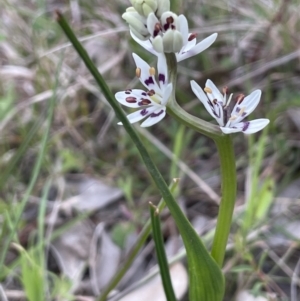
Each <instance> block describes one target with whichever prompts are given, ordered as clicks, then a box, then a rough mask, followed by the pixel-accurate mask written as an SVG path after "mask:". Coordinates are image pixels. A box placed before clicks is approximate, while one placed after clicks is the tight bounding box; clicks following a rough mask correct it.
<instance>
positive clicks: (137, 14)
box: [122, 0, 170, 40]
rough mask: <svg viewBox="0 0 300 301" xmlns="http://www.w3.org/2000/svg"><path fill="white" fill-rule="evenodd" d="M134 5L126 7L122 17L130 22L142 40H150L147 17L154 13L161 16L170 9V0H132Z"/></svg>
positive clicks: (132, 29)
mask: <svg viewBox="0 0 300 301" xmlns="http://www.w3.org/2000/svg"><path fill="white" fill-rule="evenodd" d="M130 2H131V4H132V6H131V7H128V8H127V9H126V12H125V13H124V14H123V15H122V18H123V19H124V20H125V21H126V22H127V23H128V24H129V28H130V32H132V33H133V34H134V35H135V36H136V37H137V38H139V39H140V40H148V39H149V38H150V33H149V31H148V29H147V17H148V16H149V14H150V13H153V14H154V15H155V16H157V18H161V16H162V14H163V13H164V12H167V11H169V10H170V1H169V0H130Z"/></svg>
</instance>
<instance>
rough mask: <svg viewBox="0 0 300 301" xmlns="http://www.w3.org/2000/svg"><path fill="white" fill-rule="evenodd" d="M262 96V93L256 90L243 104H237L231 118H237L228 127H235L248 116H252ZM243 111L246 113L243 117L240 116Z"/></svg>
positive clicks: (229, 122)
mask: <svg viewBox="0 0 300 301" xmlns="http://www.w3.org/2000/svg"><path fill="white" fill-rule="evenodd" d="M260 96H261V91H260V90H255V91H253V92H252V93H251V94H250V95H248V96H247V97H245V98H244V100H243V101H242V103H240V104H239V103H237V104H236V105H235V106H234V108H233V110H232V112H231V116H236V117H237V118H236V119H234V120H232V121H230V120H229V121H228V125H229V124H230V126H233V125H235V124H237V123H239V122H241V121H242V120H243V119H244V118H246V117H247V116H248V115H250V114H251V113H252V112H253V111H254V110H255V108H256V107H257V105H258V104H259V101H260ZM241 110H244V113H243V114H242V115H239V112H240V111H241Z"/></svg>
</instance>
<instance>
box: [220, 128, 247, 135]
mask: <svg viewBox="0 0 300 301" xmlns="http://www.w3.org/2000/svg"><path fill="white" fill-rule="evenodd" d="M220 129H221V131H222V132H223V133H224V134H231V133H237V132H241V131H242V129H241V128H229V127H225V126H220Z"/></svg>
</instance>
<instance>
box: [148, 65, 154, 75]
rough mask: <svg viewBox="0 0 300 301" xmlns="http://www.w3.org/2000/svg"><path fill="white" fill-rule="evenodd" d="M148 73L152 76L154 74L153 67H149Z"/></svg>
mask: <svg viewBox="0 0 300 301" xmlns="http://www.w3.org/2000/svg"><path fill="white" fill-rule="evenodd" d="M149 73H150V75H152V76H154V75H155V68H154V67H150V69H149Z"/></svg>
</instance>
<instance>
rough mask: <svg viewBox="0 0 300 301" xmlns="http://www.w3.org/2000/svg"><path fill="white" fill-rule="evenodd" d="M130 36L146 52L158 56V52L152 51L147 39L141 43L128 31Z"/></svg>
mask: <svg viewBox="0 0 300 301" xmlns="http://www.w3.org/2000/svg"><path fill="white" fill-rule="evenodd" d="M130 35H131V37H132V38H133V39H134V40H135V41H136V42H137V43H138V44H140V45H141V46H142V47H144V48H145V49H146V50H147V51H149V52H151V53H152V54H154V55H158V52H157V51H155V50H154V48H153V45H152V43H151V42H150V40H149V39H147V40H146V41H142V40H141V39H139V38H138V37H137V36H136V35H135V34H134V33H133V31H132V30H130Z"/></svg>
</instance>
